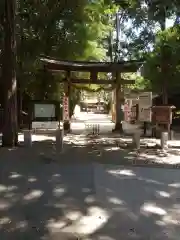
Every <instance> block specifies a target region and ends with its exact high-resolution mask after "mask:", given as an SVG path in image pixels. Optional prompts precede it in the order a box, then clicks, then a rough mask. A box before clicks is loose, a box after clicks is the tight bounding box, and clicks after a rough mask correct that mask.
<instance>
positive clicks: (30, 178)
mask: <svg viewBox="0 0 180 240" xmlns="http://www.w3.org/2000/svg"><path fill="white" fill-rule="evenodd" d="M36 181H37V178H35V177H29V178H28V182H31V183H33V182H36Z"/></svg>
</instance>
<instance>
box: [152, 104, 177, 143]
mask: <svg viewBox="0 0 180 240" xmlns="http://www.w3.org/2000/svg"><path fill="white" fill-rule="evenodd" d="M173 109H175V106H154V107H153V108H152V122H153V123H154V125H155V128H156V130H157V129H158V127H159V128H160V131H161V132H162V133H163V132H166V133H167V134H165V135H167V136H168V139H172V134H171V124H172V111H173ZM162 136H164V135H163V134H161V138H162ZM163 139H164V137H163ZM168 139H167V140H168Z"/></svg>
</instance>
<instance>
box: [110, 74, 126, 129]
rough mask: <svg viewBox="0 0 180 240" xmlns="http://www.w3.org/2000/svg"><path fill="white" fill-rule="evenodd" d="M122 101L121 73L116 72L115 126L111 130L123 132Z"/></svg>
mask: <svg viewBox="0 0 180 240" xmlns="http://www.w3.org/2000/svg"><path fill="white" fill-rule="evenodd" d="M123 102H124V94H123V91H122V83H121V73H116V89H115V127H114V129H113V132H120V133H123V128H122V121H123V118H124V113H123V111H122V104H123Z"/></svg>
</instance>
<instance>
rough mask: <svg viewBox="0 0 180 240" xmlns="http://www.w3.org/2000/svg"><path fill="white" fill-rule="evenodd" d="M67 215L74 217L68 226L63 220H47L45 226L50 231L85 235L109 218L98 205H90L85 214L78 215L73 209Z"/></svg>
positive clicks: (99, 226) (94, 230)
mask: <svg viewBox="0 0 180 240" xmlns="http://www.w3.org/2000/svg"><path fill="white" fill-rule="evenodd" d="M67 216H71V219H72V216H73V219H75V218H76V220H75V221H72V224H71V225H70V226H66V221H63V220H60V221H59V222H57V221H56V220H51V221H49V222H48V224H47V227H48V228H49V230H50V231H52V232H60V231H61V232H64V233H73V234H77V235H83V236H86V235H89V234H92V233H94V232H96V231H97V230H98V229H100V228H102V227H103V226H104V225H105V224H106V223H107V222H108V219H109V218H110V215H109V213H108V212H107V211H105V210H103V209H102V208H100V207H90V208H89V209H88V213H87V215H86V216H80V215H79V214H77V213H75V212H74V211H72V213H70V212H69V213H68V214H67ZM67 216H66V217H67Z"/></svg>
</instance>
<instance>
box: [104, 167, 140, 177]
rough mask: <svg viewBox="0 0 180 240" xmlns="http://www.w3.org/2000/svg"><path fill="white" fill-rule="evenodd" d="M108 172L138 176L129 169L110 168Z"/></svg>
mask: <svg viewBox="0 0 180 240" xmlns="http://www.w3.org/2000/svg"><path fill="white" fill-rule="evenodd" d="M108 173H110V174H112V175H124V176H136V174H135V173H134V172H133V171H132V170H129V169H123V170H109V171H108Z"/></svg>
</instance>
